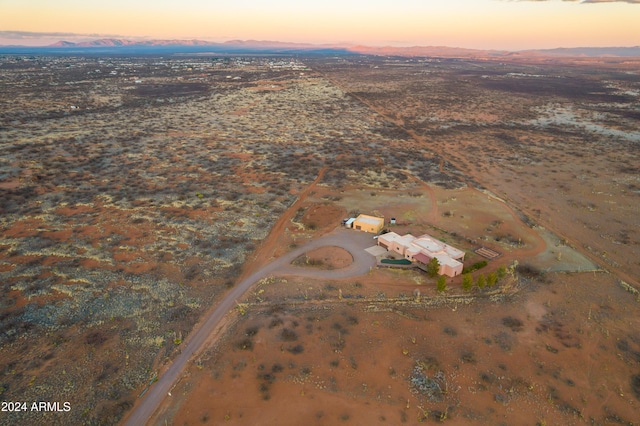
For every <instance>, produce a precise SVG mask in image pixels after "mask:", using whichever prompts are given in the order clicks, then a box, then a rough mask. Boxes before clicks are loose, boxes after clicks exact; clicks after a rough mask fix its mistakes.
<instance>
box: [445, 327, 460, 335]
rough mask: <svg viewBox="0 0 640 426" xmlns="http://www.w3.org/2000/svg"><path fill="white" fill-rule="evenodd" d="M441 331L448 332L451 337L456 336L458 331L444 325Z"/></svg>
mask: <svg viewBox="0 0 640 426" xmlns="http://www.w3.org/2000/svg"><path fill="white" fill-rule="evenodd" d="M442 331H444V333H445V334H448V335H449V336H451V337H456V336H457V335H458V332H457V331H456V330H455V329H454V328H451V327H445V328H443V329H442Z"/></svg>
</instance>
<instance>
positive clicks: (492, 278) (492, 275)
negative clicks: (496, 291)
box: [487, 272, 498, 287]
mask: <svg viewBox="0 0 640 426" xmlns="http://www.w3.org/2000/svg"><path fill="white" fill-rule="evenodd" d="M497 281H498V275H497V274H496V273H495V272H491V273H490V274H489V276H488V277H487V285H488V286H489V287H493V286H494V285H496V282H497Z"/></svg>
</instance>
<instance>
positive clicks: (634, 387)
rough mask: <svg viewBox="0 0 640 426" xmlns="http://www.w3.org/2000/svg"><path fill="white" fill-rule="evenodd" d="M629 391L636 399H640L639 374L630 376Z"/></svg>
mask: <svg viewBox="0 0 640 426" xmlns="http://www.w3.org/2000/svg"><path fill="white" fill-rule="evenodd" d="M631 391H632V392H633V395H634V396H635V397H636V399H637V400H639V401H640V374H634V375H633V376H631Z"/></svg>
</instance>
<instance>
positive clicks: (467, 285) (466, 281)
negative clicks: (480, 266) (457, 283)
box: [462, 273, 473, 291]
mask: <svg viewBox="0 0 640 426" xmlns="http://www.w3.org/2000/svg"><path fill="white" fill-rule="evenodd" d="M472 286H473V277H472V276H471V274H469V273H467V274H463V275H462V289H463V290H464V291H469V290H471V287H472Z"/></svg>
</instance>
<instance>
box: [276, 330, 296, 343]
mask: <svg viewBox="0 0 640 426" xmlns="http://www.w3.org/2000/svg"><path fill="white" fill-rule="evenodd" d="M280 338H281V339H282V340H284V341H285V342H295V341H296V340H298V335H297V334H296V332H295V331H293V330H289V329H288V328H285V329H283V330H282V333H280Z"/></svg>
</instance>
